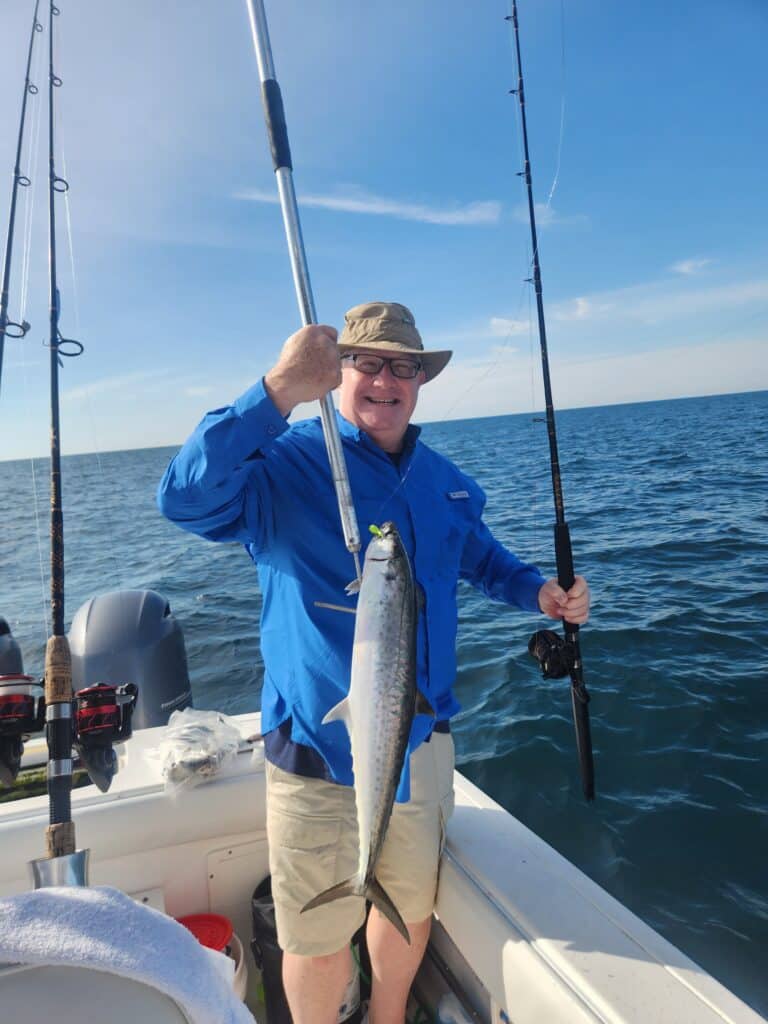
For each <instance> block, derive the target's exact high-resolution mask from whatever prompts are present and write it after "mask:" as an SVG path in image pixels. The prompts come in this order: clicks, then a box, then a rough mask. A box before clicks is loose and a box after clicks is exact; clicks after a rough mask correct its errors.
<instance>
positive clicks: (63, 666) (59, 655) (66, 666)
mask: <svg viewBox="0 0 768 1024" xmlns="http://www.w3.org/2000/svg"><path fill="white" fill-rule="evenodd" d="M69 700H72V658H71V656H70V653H69V641H68V640H67V638H66V636H51V637H49V638H48V643H47V645H46V648H45V703H46V704H58V703H62V702H64V701H69Z"/></svg>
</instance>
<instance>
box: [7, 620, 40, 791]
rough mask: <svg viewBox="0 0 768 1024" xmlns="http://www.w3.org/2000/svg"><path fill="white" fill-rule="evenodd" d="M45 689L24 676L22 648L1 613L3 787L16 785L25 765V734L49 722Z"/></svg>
mask: <svg viewBox="0 0 768 1024" xmlns="http://www.w3.org/2000/svg"><path fill="white" fill-rule="evenodd" d="M44 695H45V691H44V690H43V687H42V684H41V683H40V681H39V680H38V679H35V678H34V677H33V676H26V675H24V664H23V661H22V657H21V648H20V647H19V645H18V643H17V642H16V640H15V639H14V637H13V634H12V633H11V628H10V626H9V625H8V623H7V622H6V621H5V619H4V618H3V617H2V616H0V786H12V785H13V783H14V781H15V779H16V776H17V775H18V773H19V767H20V766H21V755H22V753H23V752H24V736H25V735H26V734H28V733H32V732H39V731H40V730H41V729H42V728H43V726H44V725H45V702H44V700H43V697H44Z"/></svg>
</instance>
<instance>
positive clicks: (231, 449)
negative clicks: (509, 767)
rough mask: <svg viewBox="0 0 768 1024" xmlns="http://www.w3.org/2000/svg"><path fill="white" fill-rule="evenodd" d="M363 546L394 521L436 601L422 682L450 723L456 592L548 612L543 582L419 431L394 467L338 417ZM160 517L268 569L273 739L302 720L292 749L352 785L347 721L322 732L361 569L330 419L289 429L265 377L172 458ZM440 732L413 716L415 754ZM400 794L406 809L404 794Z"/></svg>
mask: <svg viewBox="0 0 768 1024" xmlns="http://www.w3.org/2000/svg"><path fill="white" fill-rule="evenodd" d="M338 423H339V431H340V433H341V438H342V445H343V449H344V456H345V458H346V462H347V470H348V473H349V478H350V486H351V490H352V495H353V499H354V502H355V509H356V512H357V518H358V522H359V524H360V531H361V534H362V539H363V545H364V546H365V544H366V542H367V539H368V537H369V534H368V526H369V524H371V523H375V524H377V525H379V524H381V523H382V522H385V521H387V520H391V521H393V522H394V523H395V524H396V526H397V528H398V531H399V532H400V536H401V537H402V540H403V543H404V545H405V548H406V550H407V551H408V554H409V555H410V557H411V560H412V563H413V569H414V575H415V578H416V582H417V584H418V586H419V588H420V590H421V592H422V596H423V598H424V607H423V612H422V614H420V615H419V619H418V630H417V663H418V664H417V668H418V686H419V689H420V690H421V691H422V693H424V695H425V696H426V697H427V699H428V700H429V702H430V703H431V705H432V707H433V708H434V709H435V712H436V717H437V720H439V721H445V720H447V719H449V718H450V716H451V715H453V714H455V713H456V712H457V711H458V710H459V708H460V706H459V704H458V702H457V701H456V699H455V697H454V696H453V692H452V687H453V682H454V679H455V675H456V627H457V609H456V585H457V581H458V579H459V578H461V579H465V580H468V581H469V582H470V583H472V584H473V585H474V586H476V587H478V588H479V589H480V590H482V591H483V592H484V593H485V594H487V595H488V597H491V598H494V599H496V600H499V601H503V602H506V603H508V604H513V605H517V606H518V607H520V608H523V609H526V610H528V611H532V612H538V610H539V608H538V592H539V588H540V587H541V585H542V583H543V582H544V578H543V577H542V576H541V574H540V573H539V571H538V569H536V567H535V566H532V565H527V564H526V563H524V562H521V561H520V560H519V559H518V558H517V557H516V556H515V555H514V554H512V552H511V551H509V550H507V549H506V548H505V547H503V546H502V545H501V544H500V543H499V542H498V541H497V540H495V538H494V537H493V536H492V534H491V533H490V531H489V530H488V528H487V526H486V525H485V523H484V522H483V520H482V511H483V507H484V505H485V495H484V494H483V491H482V490H481V488H480V487H479V486H478V485H477V484H476V483H475V482H474V480H472V479H471V478H470V477H468V476H466V475H465V474H463V473H462V472H461V471H460V470H459V469H457V467H456V466H454V464H453V463H452V462H450V461H449V460H448V459H446V458H444V457H443V456H441V455H439V454H438V453H437V452H435V451H433V450H432V449H431V448H429V447H428V446H427V445H425V444H424V443H423V442H421V441H419V440H418V435H419V428H418V427H415V426H410V427H409V428H408V432H407V434H406V439H405V449H404V451H403V453H402V455H401V457H400V460H399V463H398V464H397V465H396V464H395V463H394V462H393V460H392V459H391V458H390V456H389V455H388V454H387V453H386V452H385V451H383V450H382V449H381V448H379V446H378V445H377V444H376V443H375V442H374V441H373V440H372V439H371V438H370V437H369V436H368V435H367V434H366V433H365V432H364V431H363V430H361V429H360V428H358V427H356V426H355V425H354V424H352V423H349V422H348V421H347V420H345V419H344V418H343V417H342V416H341V415H338ZM157 500H158V506H159V508H160V510H161V512H162V513H163V514H164V515H165V516H167V517H168V518H169V519H171V520H172V521H173V522H175V523H176V524H178V525H179V526H181V527H182V528H183V529H185V530H190V531H192V532H193V533H197V534H199V535H200V536H201V537H205V538H207V539H208V540H212V541H240V542H241V543H243V544H244V545H245V547H246V549H247V550H248V552H249V554H250V556H251V558H252V559H253V561H254V562H255V563H256V566H257V569H258V574H259V582H260V586H261V593H262V602H263V603H262V613H261V647H262V653H263V656H264V664H265V675H264V685H263V690H262V698H261V701H262V705H261V714H262V729H263V731H264V732H265V733H266V732H269V731H271V730H274V729H277V728H278V726H281V725H283V724H284V723H286V722H288V721H289V720H290V734H291V740H292V741H293V742H295V743H299V744H302V745H304V746H308V747H310V748H312V749H313V750H315V751H317V752H318V753H319V754H320V755H321V757H322V758H323V760H324V761H325V762H326V764H327V765H328V768H329V772H330V775H331V777H332V778H333V779H335V780H336V781H337V782H340V783H344V784H347V785H351V784H352V781H353V780H352V758H351V751H350V744H349V738H348V736H347V733H346V729H345V727H344V725H343V724H342V723H341V722H332V723H330V724H328V725H322V724H321V722H322V719H323V717H324V715H325V714H326V712H327V711H328V710H329V709H330V708H331V707H333V705H334V704H337V703H338V702H339V701H340V700H341V698H342V697H343V696H345V695H346V693H347V692H348V690H349V682H350V674H351V661H352V640H353V632H354V616H352V615H347V614H344V613H343V612H337V611H332V610H329V609H325V608H319V607H317V604H316V602H318V601H320V602H328V603H332V604H342V605H348V606H349V607H350V608H354V604H355V601H354V599H353V598H348V597H346V596H345V593H344V588H345V586H346V584H347V583H349V582H350V580H351V579H352V577H353V576H354V565H353V560H352V558H351V556H350V555H349V553H348V551H347V549H346V547H345V545H344V538H343V536H342V532H341V527H340V523H339V515H338V506H337V503H336V497H335V492H334V489H333V482H332V479H331V475H330V471H329V465H328V456H327V453H326V449H325V442H324V440H323V435H322V428H321V425H320V421H319V419H313V420H304V421H302V422H299V423H296V424H294V425H291V426H289V424H288V423H287V422H286V420H285V418H284V417H283V416H282V415H281V414H280V412H279V411H278V409H277V408H276V406H275V405H274V403H273V402H272V400H271V398H270V397H269V395H268V394H267V392H266V390H265V388H264V384H263V381H260V382H259V383H257V384H255V385H254V386H253V387H252V388H250V389H249V390H248V391H246V392H245V394H243V395H242V396H241V397H240V398H238V399H237V400H236V401H235V402H234V404H233V405H231V406H227V407H225V408H222V409H216V410H214V411H213V412H210V413H208V414H207V415H206V416H205V417H204V419H203V420H202V422H201V423H200V425H199V426H198V427H197V429H196V430H195V431H194V433H193V434H192V435H191V437H190V438H189V439H188V440H187V442H186V443H185V444H184V446H183V448H182V449H181V450H180V451H179V453H178V454H177V455H176V457H175V458H174V459H173V460H172V461H171V463H170V465H169V467H168V469H167V470H166V473H165V475H164V477H163V479H162V481H161V483H160V486H159V489H158V495H157ZM433 725H434V722H433V720H432V719H431V718H428V717H427V716H424V715H417V716H416V718H415V719H414V724H413V728H412V730H411V737H410V743H409V750H413V749H415V748H416V747H417V746H418V745H419V744H420V743H421V742H423V740H424V739H426V738H427V737H428V736H429V734H430V732H431V730H432V728H433ZM404 785H405V789H403V787H401V792H400V793H399V794H398V797H399V798H400V799H402V798H404V797H406V798H407V796H406V792H407V780H405V781H404Z"/></svg>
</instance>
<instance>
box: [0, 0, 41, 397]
mask: <svg viewBox="0 0 768 1024" xmlns="http://www.w3.org/2000/svg"><path fill="white" fill-rule="evenodd" d="M39 6H40V0H35V13H34V15H33V16H32V29H31V31H30V33H29V50H28V52H27V72H26V75H25V77H24V92H23V94H22V98H21V117H20V119H19V136H18V141H17V143H16V163H15V165H14V168H13V189H12V190H11V210H10V213H9V215H8V234H7V236H6V239H5V259H4V262H3V284H2V291H1V292H0V389H2V386H3V352H4V349H5V339H6V337H8V338H23V337H24V335H25V334H26V333H27V331H28V330H29V324H28V323H27V321H26V320H22V321H21V323H16V322H15V321H13V320H10V319H9V318H8V289H9V286H10V283H11V261H12V257H13V236H14V233H15V230H16V200H17V199H18V195H19V189H20V188H28V187H29V186H30V185H31V184H32V182H31V181H30V179H29V178H28V177H27V176H26V174H22V173H21V149H22V146H23V143H24V126H25V124H26V120H27V97H28V96H36V95H37V93H38V92H39V90H38V88H37V86H36V85H35V84H34V82H32V81H30V77H29V75H30V70H31V68H32V50H33V49H34V45H35V34H36V33H37V32H42V31H43V26H42V24H41V23H40V22H39V21H38V20H37V11H38V8H39Z"/></svg>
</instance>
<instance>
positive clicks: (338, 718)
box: [322, 697, 352, 726]
mask: <svg viewBox="0 0 768 1024" xmlns="http://www.w3.org/2000/svg"><path fill="white" fill-rule="evenodd" d="M351 717H352V716H351V714H350V710H349V697H344V698H343V699H342V700H340V701H339V703H338V704H334V706H333V707H332V708H331V710H330V711H329V712H328V714H327V715H326V716H325V718H324V719H323V721H322V724H323V725H328V723H329V722H344V724H345V725H347V726H348V725H349V722H350V720H351Z"/></svg>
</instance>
